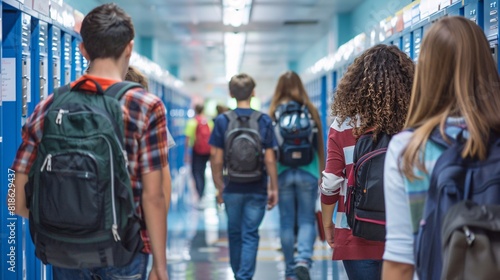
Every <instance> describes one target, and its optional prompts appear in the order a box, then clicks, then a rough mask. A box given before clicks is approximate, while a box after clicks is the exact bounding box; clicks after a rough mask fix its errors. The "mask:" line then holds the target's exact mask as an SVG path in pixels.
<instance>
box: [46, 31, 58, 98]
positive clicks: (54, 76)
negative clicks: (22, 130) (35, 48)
mask: <svg viewBox="0 0 500 280" xmlns="http://www.w3.org/2000/svg"><path fill="white" fill-rule="evenodd" d="M48 73H49V75H48V77H49V80H48V85H49V93H52V91H54V88H57V87H60V86H61V30H60V29H59V27H57V26H54V25H50V26H49V72H48Z"/></svg>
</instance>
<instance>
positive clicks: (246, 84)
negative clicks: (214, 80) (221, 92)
mask: <svg viewBox="0 0 500 280" xmlns="http://www.w3.org/2000/svg"><path fill="white" fill-rule="evenodd" d="M254 88H255V81H254V80H253V79H252V77H250V76H249V75H247V74H238V75H235V76H233V77H232V78H231V80H230V81H229V92H230V93H231V95H232V96H233V97H234V98H235V99H236V100H238V101H243V100H248V99H249V98H250V96H251V95H252V92H253V89H254Z"/></svg>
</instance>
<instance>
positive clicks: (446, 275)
mask: <svg viewBox="0 0 500 280" xmlns="http://www.w3.org/2000/svg"><path fill="white" fill-rule="evenodd" d="M441 236H442V244H443V270H442V272H441V273H442V274H441V279H478V280H490V279H491V280H494V279H500V205H484V204H483V205H480V204H476V203H474V202H472V201H462V202H459V203H457V204H456V205H454V206H453V207H451V208H450V210H448V212H447V213H446V216H445V218H444V222H443V226H442V234H441Z"/></svg>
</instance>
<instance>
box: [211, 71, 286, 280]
mask: <svg viewBox="0 0 500 280" xmlns="http://www.w3.org/2000/svg"><path fill="white" fill-rule="evenodd" d="M254 88H255V82H254V80H253V79H252V78H251V77H250V76H248V75H246V74H239V75H236V76H233V77H232V78H231V80H230V82H229V92H230V95H231V97H234V98H235V99H236V101H237V108H236V109H234V110H232V111H228V112H225V113H224V114H221V115H219V116H218V117H217V118H216V119H215V125H214V130H213V132H212V136H211V137H210V142H209V143H210V145H211V146H212V148H211V151H210V162H211V166H212V176H213V180H214V184H215V186H216V187H217V190H218V194H217V201H218V203H219V204H222V203H225V208H226V213H227V218H228V221H227V223H228V235H229V259H230V263H231V268H232V270H233V273H234V275H235V279H242V280H243V279H252V277H253V275H254V273H255V264H256V259H257V249H258V247H259V225H260V223H261V222H262V219H263V218H264V213H265V209H266V204H267V209H268V210H270V209H272V208H273V207H274V206H275V205H276V203H277V202H278V179H277V173H276V158H275V154H274V150H273V149H274V148H275V147H276V139H275V136H274V132H273V127H272V121H271V118H270V117H269V116H268V115H266V114H263V113H260V112H258V111H255V110H253V109H251V108H250V99H251V98H252V97H253V96H254ZM223 169H224V170H225V172H226V174H227V181H226V183H227V184H225V183H224V178H223ZM268 176H269V178H270V184H268Z"/></svg>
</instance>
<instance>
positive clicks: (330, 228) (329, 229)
mask: <svg viewBox="0 0 500 280" xmlns="http://www.w3.org/2000/svg"><path fill="white" fill-rule="evenodd" d="M323 227H324V229H325V240H326V243H328V246H330V248H332V249H333V237H334V235H335V225H334V224H332V223H330V224H328V225H325V224H323Z"/></svg>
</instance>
